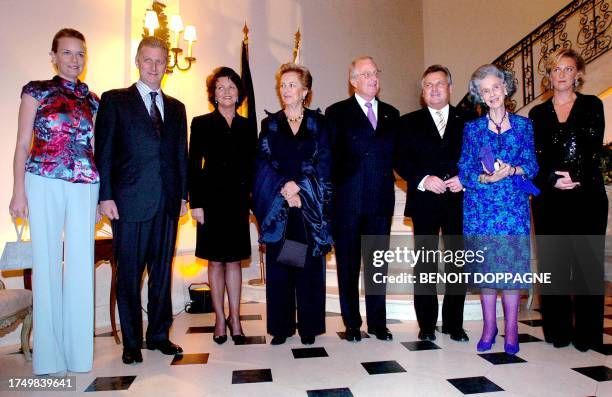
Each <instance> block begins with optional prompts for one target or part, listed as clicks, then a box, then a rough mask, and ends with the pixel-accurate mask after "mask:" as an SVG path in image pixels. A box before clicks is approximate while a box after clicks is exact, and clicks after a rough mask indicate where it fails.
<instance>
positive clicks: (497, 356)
mask: <svg viewBox="0 0 612 397" xmlns="http://www.w3.org/2000/svg"><path fill="white" fill-rule="evenodd" d="M479 356H480V357H482V358H484V359H485V360H487V361H488V362H490V363H491V364H494V365H500V364H517V363H526V362H527V361H525V360H523V359H522V358H520V357H518V356H516V355H512V354H508V353H506V352H501V353H482V354H479Z"/></svg>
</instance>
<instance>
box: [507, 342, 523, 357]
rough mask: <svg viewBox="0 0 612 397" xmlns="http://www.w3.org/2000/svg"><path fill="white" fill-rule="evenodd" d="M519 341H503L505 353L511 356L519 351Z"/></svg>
mask: <svg viewBox="0 0 612 397" xmlns="http://www.w3.org/2000/svg"><path fill="white" fill-rule="evenodd" d="M519 350H520V349H519V343H518V341H517V342H516V344H514V345H513V344H511V343H506V342H504V351H505V352H506V353H507V354H510V355H511V356H514V355H515V354H516V353H518V352H519Z"/></svg>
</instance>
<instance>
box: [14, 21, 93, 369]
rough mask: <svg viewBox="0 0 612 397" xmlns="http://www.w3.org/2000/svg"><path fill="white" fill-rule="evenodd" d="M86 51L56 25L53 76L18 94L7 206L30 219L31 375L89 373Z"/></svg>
mask: <svg viewBox="0 0 612 397" xmlns="http://www.w3.org/2000/svg"><path fill="white" fill-rule="evenodd" d="M86 55H87V54H86V48H85V37H84V36H83V34H81V33H80V32H78V31H76V30H74V29H62V30H60V31H59V32H57V34H56V35H55V37H54V38H53V44H52V45H51V62H52V63H53V64H54V66H55V69H56V71H57V75H56V76H55V77H53V79H52V80H42V81H31V82H29V83H28V84H26V85H25V86H24V87H23V90H22V93H21V106H20V108H19V122H18V130H17V145H16V147H15V159H14V161H13V168H14V170H13V173H14V183H13V197H12V198H11V203H10V206H9V212H10V214H11V216H12V217H13V218H26V217H27V218H28V219H29V222H30V236H31V238H32V251H33V267H34V269H33V272H32V274H33V280H32V281H33V284H32V287H33V293H34V337H33V341H34V345H33V351H34V355H33V364H32V366H33V371H34V374H36V375H41V374H56V375H63V374H65V373H66V370H68V371H70V372H89V371H91V368H92V365H93V345H94V343H93V332H94V316H93V288H94V285H93V264H94V263H93V261H94V229H95V223H96V222H95V220H96V204H97V202H98V189H99V186H100V185H99V176H98V170H97V169H96V167H95V165H94V163H93V145H92V141H93V117H94V114H95V113H96V111H97V110H98V97H97V96H96V95H95V94H94V93H92V92H90V91H89V89H88V87H87V85H86V84H84V83H82V82H81V81H80V80H79V79H78V78H79V75H80V74H81V73H83V69H84V67H85V61H86ZM30 142H31V145H30ZM62 240H63V241H62ZM62 259H63V266H62Z"/></svg>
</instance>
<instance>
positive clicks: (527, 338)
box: [500, 334, 542, 343]
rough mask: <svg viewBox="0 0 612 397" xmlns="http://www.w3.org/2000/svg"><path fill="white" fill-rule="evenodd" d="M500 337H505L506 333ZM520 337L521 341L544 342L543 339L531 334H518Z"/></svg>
mask: <svg viewBox="0 0 612 397" xmlns="http://www.w3.org/2000/svg"><path fill="white" fill-rule="evenodd" d="M500 337H502V338H503V337H504V335H500ZM518 337H519V338H518V340H519V343H529V342H542V339H540V338H536V337H535V336H533V335H529V334H518Z"/></svg>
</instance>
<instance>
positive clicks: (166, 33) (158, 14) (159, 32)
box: [143, 1, 197, 73]
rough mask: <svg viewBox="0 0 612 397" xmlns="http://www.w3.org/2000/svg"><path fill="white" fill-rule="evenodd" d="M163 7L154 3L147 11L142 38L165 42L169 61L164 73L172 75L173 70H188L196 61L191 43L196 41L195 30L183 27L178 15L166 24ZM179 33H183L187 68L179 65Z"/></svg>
mask: <svg viewBox="0 0 612 397" xmlns="http://www.w3.org/2000/svg"><path fill="white" fill-rule="evenodd" d="M165 7H166V6H165V4H162V3H160V2H158V1H154V2H153V5H152V6H151V9H150V10H147V13H146V14H145V21H144V33H143V37H146V36H155V37H157V38H159V39H160V40H162V41H165V42H166V45H167V46H168V48H170V60H169V62H168V67H167V69H166V73H172V71H173V69H174V68H176V69H178V70H181V71H185V70H189V68H191V64H192V63H193V62H195V60H196V59H195V58H194V57H193V53H192V47H193V42H194V41H196V40H197V35H196V28H195V26H193V25H187V26H183V20H182V18H181V16H180V15H172V16H171V18H170V23H168V17H167V16H166V14H164V8H165ZM170 31H172V45H170ZM181 32H183V40H185V41H187V56H184V59H185V61H187V66H181V65H179V55H180V54H182V53H183V49H182V48H181V47H179V40H180V34H181Z"/></svg>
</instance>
